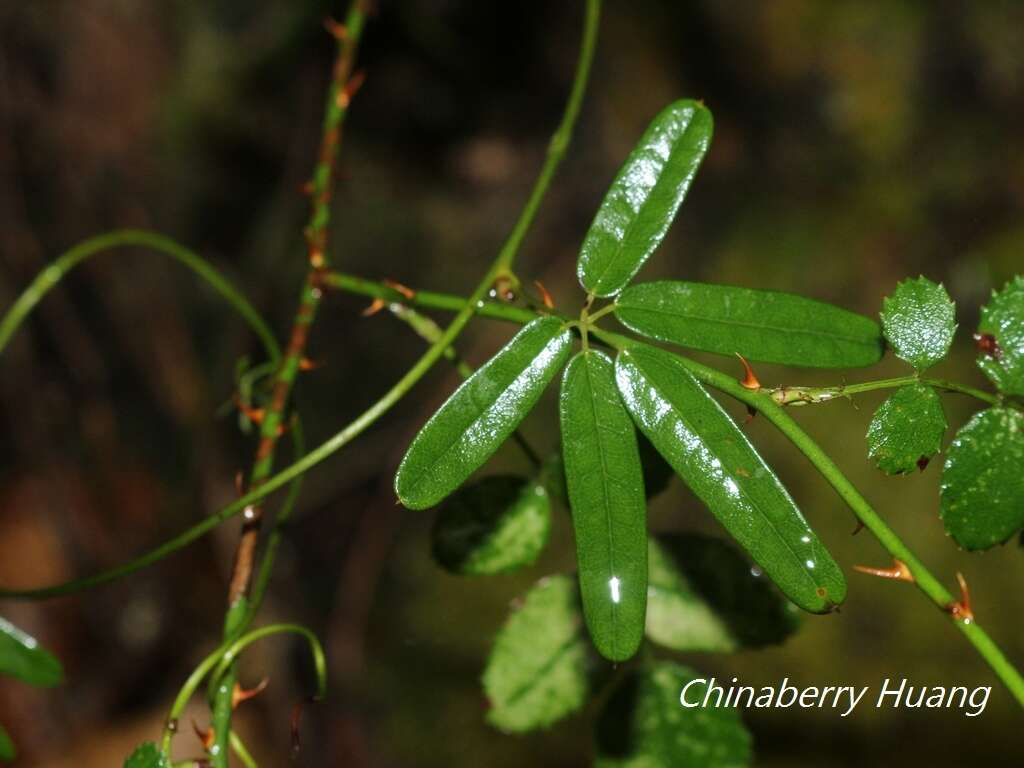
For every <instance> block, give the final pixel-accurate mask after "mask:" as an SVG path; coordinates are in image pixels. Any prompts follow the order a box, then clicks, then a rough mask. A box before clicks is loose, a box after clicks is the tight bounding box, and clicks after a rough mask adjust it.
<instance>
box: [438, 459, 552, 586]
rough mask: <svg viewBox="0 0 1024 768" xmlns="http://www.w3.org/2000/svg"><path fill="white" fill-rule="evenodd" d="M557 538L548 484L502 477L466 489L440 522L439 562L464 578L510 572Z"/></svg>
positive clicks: (450, 500)
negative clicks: (554, 531) (553, 532)
mask: <svg viewBox="0 0 1024 768" xmlns="http://www.w3.org/2000/svg"><path fill="white" fill-rule="evenodd" d="M550 533H551V500H550V498H549V497H548V492H547V489H545V487H544V485H543V483H541V482H539V481H536V480H529V479H527V478H525V477H514V476H511V475H498V476H493V477H485V478H483V479H482V480H480V481H479V482H477V483H473V484H471V485H467V486H466V487H464V488H460V489H459V490H458V491H456V492H455V493H454V494H452V496H451V497H449V498H448V499H447V500H446V501H445V503H444V505H443V507H442V508H441V511H440V512H439V513H438V515H437V519H436V520H435V521H434V528H433V532H432V539H433V551H434V558H435V559H436V560H437V561H438V562H439V563H440V564H441V565H442V566H444V568H446V569H447V570H449V571H451V572H452V573H457V574H461V575H463V576H481V575H486V574H494V573H505V572H508V571H512V570H515V569H516V568H521V567H522V566H525V565H530V564H531V563H533V562H534V561H535V560H536V559H537V556H538V555H539V554H540V553H541V551H542V550H543V549H544V545H545V544H547V541H548V536H549V534H550Z"/></svg>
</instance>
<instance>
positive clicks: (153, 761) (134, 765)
mask: <svg viewBox="0 0 1024 768" xmlns="http://www.w3.org/2000/svg"><path fill="white" fill-rule="evenodd" d="M170 765H171V764H170V763H169V762H168V760H167V758H166V757H164V755H163V753H162V752H161V751H160V750H159V749H157V748H156V745H155V744H153V743H152V742H149V741H147V742H146V743H145V744H140V745H139V746H138V747H136V749H135V751H134V752H132V753H131V755H130V756H129V757H128V759H127V760H125V761H124V768H170Z"/></svg>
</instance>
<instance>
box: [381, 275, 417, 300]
mask: <svg viewBox="0 0 1024 768" xmlns="http://www.w3.org/2000/svg"><path fill="white" fill-rule="evenodd" d="M381 282H382V283H384V285H386V286H387V287H388V288H390V289H391V290H393V291H398V292H399V293H400V294H402V295H403V296H405V298H407V299H408V300H409V301H412V300H413V299H415V298H416V291H414V290H413V289H412V288H410V287H409V286H407V285H402V284H401V283H400V282H398V281H397V280H387V279H385V280H381Z"/></svg>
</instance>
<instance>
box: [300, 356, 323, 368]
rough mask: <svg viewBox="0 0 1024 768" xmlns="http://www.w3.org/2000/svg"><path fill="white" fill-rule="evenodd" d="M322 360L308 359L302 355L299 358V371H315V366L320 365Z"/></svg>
mask: <svg viewBox="0 0 1024 768" xmlns="http://www.w3.org/2000/svg"><path fill="white" fill-rule="evenodd" d="M323 364H324V363H323V360H310V359H309V358H308V357H304V358H302V359H301V360H299V370H300V371H315V370H316V369H317V368H319V367H320V366H322V365H323Z"/></svg>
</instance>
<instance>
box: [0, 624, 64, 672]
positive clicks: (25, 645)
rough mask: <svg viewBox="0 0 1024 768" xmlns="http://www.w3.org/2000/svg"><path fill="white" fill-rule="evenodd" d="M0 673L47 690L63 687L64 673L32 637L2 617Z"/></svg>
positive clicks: (0, 626)
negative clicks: (55, 686)
mask: <svg viewBox="0 0 1024 768" xmlns="http://www.w3.org/2000/svg"><path fill="white" fill-rule="evenodd" d="M0 674H3V675H10V676H11V677H14V678H17V679H18V680H21V681H23V682H26V683H29V684H30V685H38V686H43V687H46V688H49V687H52V686H54V685H59V684H60V683H61V681H62V680H63V679H64V670H63V668H62V667H61V664H60V661H58V660H57V658H56V657H55V656H53V655H52V654H51V653H49V652H48V651H46V650H45V649H43V648H41V647H40V645H39V643H38V642H37V641H36V639H35V638H34V637H32V636H31V635H28V634H26V633H25V632H22V631H21V630H20V629H18V628H17V627H16V626H14V625H13V624H11V623H10V622H9V621H7V620H6V619H4V618H2V617H0Z"/></svg>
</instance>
